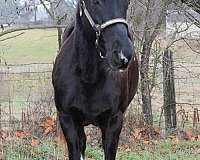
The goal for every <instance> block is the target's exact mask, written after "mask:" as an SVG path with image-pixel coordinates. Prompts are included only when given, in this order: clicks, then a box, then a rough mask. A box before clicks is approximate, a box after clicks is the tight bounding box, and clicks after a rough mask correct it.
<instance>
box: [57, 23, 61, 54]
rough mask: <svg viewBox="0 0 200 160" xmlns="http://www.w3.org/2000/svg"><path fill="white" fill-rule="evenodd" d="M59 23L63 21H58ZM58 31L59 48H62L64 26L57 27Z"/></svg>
mask: <svg viewBox="0 0 200 160" xmlns="http://www.w3.org/2000/svg"><path fill="white" fill-rule="evenodd" d="M57 25H61V21H60V20H58V21H57ZM57 31H58V48H59V50H60V48H61V45H62V28H57Z"/></svg>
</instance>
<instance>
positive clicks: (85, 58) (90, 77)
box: [75, 26, 100, 84]
mask: <svg viewBox="0 0 200 160" xmlns="http://www.w3.org/2000/svg"><path fill="white" fill-rule="evenodd" d="M76 29H77V30H76V31H75V45H76V53H77V57H78V67H79V69H80V78H81V80H82V81H83V82H85V83H91V84H94V83H95V82H96V81H97V79H98V76H99V70H100V62H99V57H98V54H97V49H96V47H95V43H93V41H89V40H88V39H87V38H86V37H85V36H86V35H84V33H83V31H82V30H81V28H78V27H77V26H76ZM87 36H90V35H87Z"/></svg>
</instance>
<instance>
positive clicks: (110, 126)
mask: <svg viewBox="0 0 200 160" xmlns="http://www.w3.org/2000/svg"><path fill="white" fill-rule="evenodd" d="M122 123H123V114H122V112H118V113H117V114H116V115H114V116H112V117H110V118H109V120H108V121H107V123H106V124H104V125H102V126H101V131H102V142H103V148H104V154H105V160H115V158H116V152H117V148H118V141H119V135H120V133H121V129H122Z"/></svg>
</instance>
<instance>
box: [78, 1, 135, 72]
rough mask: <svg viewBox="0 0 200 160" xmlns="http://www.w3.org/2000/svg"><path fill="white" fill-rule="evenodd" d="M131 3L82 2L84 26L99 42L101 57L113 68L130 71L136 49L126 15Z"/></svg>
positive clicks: (97, 45)
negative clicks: (133, 45)
mask: <svg viewBox="0 0 200 160" xmlns="http://www.w3.org/2000/svg"><path fill="white" fill-rule="evenodd" d="M128 3H129V0H80V4H79V12H80V16H81V18H82V22H83V25H84V26H85V27H86V28H87V32H90V33H91V34H90V35H91V37H93V39H94V40H95V41H96V42H95V43H96V47H97V49H98V50H99V55H100V57H101V58H105V60H107V61H108V62H109V65H110V66H111V67H112V68H113V69H125V68H127V66H128V64H129V62H130V60H131V58H132V56H133V48H132V44H131V40H130V37H129V33H128V24H127V22H126V20H125V19H126V12H127V9H128Z"/></svg>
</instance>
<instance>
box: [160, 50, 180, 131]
mask: <svg viewBox="0 0 200 160" xmlns="http://www.w3.org/2000/svg"><path fill="white" fill-rule="evenodd" d="M163 96H164V105H163V109H164V116H165V130H166V132H170V131H172V129H175V128H176V125H177V122H176V98H175V83H174V65H173V52H172V51H171V50H165V51H164V55H163Z"/></svg>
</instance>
